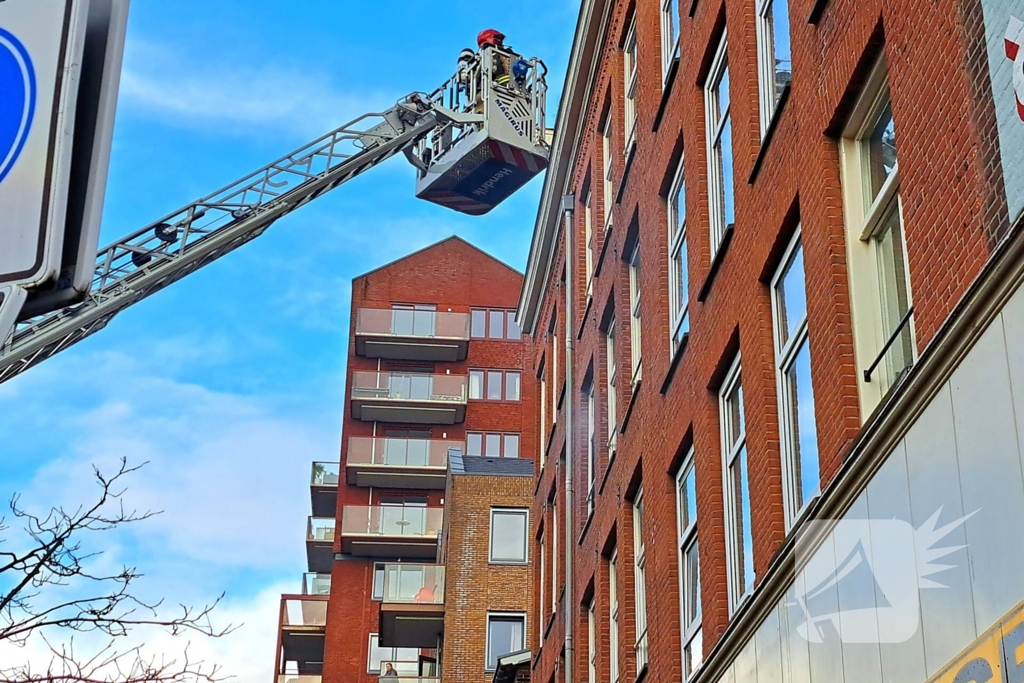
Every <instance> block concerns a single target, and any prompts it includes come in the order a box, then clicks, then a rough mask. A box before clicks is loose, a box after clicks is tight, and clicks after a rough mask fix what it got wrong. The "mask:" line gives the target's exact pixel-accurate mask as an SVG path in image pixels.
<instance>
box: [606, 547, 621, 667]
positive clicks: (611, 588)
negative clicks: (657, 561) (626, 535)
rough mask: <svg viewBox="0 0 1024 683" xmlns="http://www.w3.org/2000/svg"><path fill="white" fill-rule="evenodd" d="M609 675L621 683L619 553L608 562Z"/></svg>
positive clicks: (613, 555)
mask: <svg viewBox="0 0 1024 683" xmlns="http://www.w3.org/2000/svg"><path fill="white" fill-rule="evenodd" d="M608 673H609V676H610V680H611V683H619V676H620V674H621V671H620V670H619V551H618V549H616V550H615V551H614V552H612V556H611V558H610V559H609V560H608Z"/></svg>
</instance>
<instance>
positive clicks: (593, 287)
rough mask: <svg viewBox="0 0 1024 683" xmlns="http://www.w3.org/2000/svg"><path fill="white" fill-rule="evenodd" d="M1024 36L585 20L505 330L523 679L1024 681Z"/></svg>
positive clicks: (613, 3)
mask: <svg viewBox="0 0 1024 683" xmlns="http://www.w3.org/2000/svg"><path fill="white" fill-rule="evenodd" d="M1022 19H1024V3H1022V2H1020V0H938V1H937V2H920V1H917V0H788V1H787V0H585V1H584V2H583V3H582V6H581V11H580V17H579V22H578V25H577V27H576V33H575V39H574V44H573V49H572V53H571V56H570V63H569V69H568V73H567V76H566V84H565V87H564V90H563V99H562V103H561V107H560V109H559V115H558V121H557V124H556V134H555V139H554V143H553V151H552V159H551V164H550V167H549V171H548V175H547V177H546V180H545V185H544V189H543V193H542V198H541V205H540V209H539V212H538V216H537V222H536V226H535V230H534V234H533V241H532V245H531V250H530V258H529V263H528V266H527V271H526V276H525V281H524V288H523V292H522V296H521V298H520V303H519V313H518V315H519V321H520V324H521V325H522V327H523V330H524V332H525V333H527V334H530V335H531V336H532V338H533V342H534V358H533V370H532V374H533V375H534V376H535V377H536V379H537V382H538V386H539V392H540V397H539V406H538V407H539V412H540V425H541V427H540V434H539V440H538V446H539V449H540V450H539V455H538V460H539V463H540V475H539V482H538V485H537V495H536V497H535V500H534V504H533V515H532V517H533V522H532V523H533V541H534V544H535V545H534V557H536V558H537V560H538V561H537V563H536V567H535V570H534V576H535V580H536V588H535V600H536V604H537V606H538V610H537V612H536V615H535V620H536V627H537V629H538V633H539V644H538V649H537V650H536V651H535V653H534V659H533V664H532V666H533V671H532V679H533V680H535V681H541V683H548V682H554V681H570V682H576V681H588V682H595V681H601V682H605V681H608V682H610V683H619V682H620V681H629V682H632V681H637V680H641V679H642V680H645V681H652V682H657V683H661V682H667V681H699V682H701V683H703V682H709V683H717V682H719V681H725V682H728V683H750V682H764V683H769V682H770V683H774V682H776V681H801V682H809V683H836V682H842V681H847V682H852V681H857V682H858V683H861V682H863V681H866V682H870V681H894V682H899V683H904V682H912V683H916V682H922V683H923V682H924V681H929V682H931V681H942V682H943V683H945V682H946V681H957V682H960V683H965V682H966V681H988V680H992V681H999V680H1006V681H1009V680H1017V679H1018V678H1019V671H1020V665H1019V663H1018V659H1019V658H1018V655H1017V653H1018V649H1017V648H1018V646H1019V645H1020V644H1021V637H1022V636H1021V634H1024V628H1018V626H1019V625H1020V623H1021V622H1022V621H1024V617H1022V616H1021V615H1020V614H1019V613H1018V609H1019V608H1018V607H1017V605H1018V603H1020V602H1021V601H1022V600H1024V580H1022V579H1021V574H1020V572H1019V571H1018V570H1017V567H1019V566H1020V560H1021V558H1024V533H1022V532H1021V531H1020V530H1019V529H1018V528H1017V527H1018V525H1017V522H1016V520H1019V519H1020V518H1021V514H1022V513H1024V477H1022V467H1024V450H1022V447H1021V441H1020V436H1019V435H1020V434H1021V433H1024V432H1022V428H1024V414H1021V412H1020V411H1019V399H1018V400H1016V401H1015V398H1016V397H1017V396H1018V395H1019V392H1021V391H1024V375H1022V374H1021V367H1022V357H1021V352H1020V349H1021V348H1024V345H1022V342H1024V329H1022V327H1021V325H1022V323H1024V308H1022V306H1024V303H1022V301H1024V298H1022V297H1024V293H1018V291H1017V290H1018V286H1019V284H1020V282H1021V280H1022V277H1024V258H1022V254H1024V237H1022V232H1024V227H1022V224H1021V223H1022V221H1021V218H1020V217H1021V212H1022V207H1024V199H1022V197H1024V108H1022V105H1021V104H1020V102H1021V101H1024V100H1022V98H1021V94H1022V92H1021V91H1022V87H1024V86H1022V85H1021V84H1022V83H1024V70H1022V65H1024V61H1022V60H1024V56H1022V55H1024V50H1022V49H1020V47H1019V46H1020V44H1021V40H1024V37H1022V34H1024V23H1022V21H1021V20H1022ZM908 553H909V554H908ZM939 584H941V585H944V586H946V587H947V588H944V589H939V588H937V587H936V586H937V585H939ZM1000 653H1003V654H1002V655H1001V654H1000ZM1006 653H1012V654H1011V655H1006ZM1015 677H1016V678H1015Z"/></svg>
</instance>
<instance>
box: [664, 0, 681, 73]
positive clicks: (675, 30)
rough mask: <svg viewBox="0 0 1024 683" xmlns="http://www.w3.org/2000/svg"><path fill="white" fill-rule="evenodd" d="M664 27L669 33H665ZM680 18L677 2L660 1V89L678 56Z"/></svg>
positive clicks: (675, 0) (669, 0)
mask: <svg viewBox="0 0 1024 683" xmlns="http://www.w3.org/2000/svg"><path fill="white" fill-rule="evenodd" d="M666 25H668V27H669V28H670V29H671V31H666V30H665V28H666ZM681 28H682V18H681V13H680V8H679V0H661V87H662V89H664V88H665V84H666V82H667V81H668V72H669V71H670V70H671V68H672V62H673V60H675V59H676V58H677V57H678V56H679V42H680V34H681V33H682V31H681Z"/></svg>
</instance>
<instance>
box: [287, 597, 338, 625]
mask: <svg viewBox="0 0 1024 683" xmlns="http://www.w3.org/2000/svg"><path fill="white" fill-rule="evenodd" d="M282 602H283V603H284V604H283V605H282V607H281V625H282V626H284V627H285V628H289V627H290V628H302V627H313V626H327V601H326V600H324V599H322V598H312V597H309V598H286V599H284V600H283V601H282Z"/></svg>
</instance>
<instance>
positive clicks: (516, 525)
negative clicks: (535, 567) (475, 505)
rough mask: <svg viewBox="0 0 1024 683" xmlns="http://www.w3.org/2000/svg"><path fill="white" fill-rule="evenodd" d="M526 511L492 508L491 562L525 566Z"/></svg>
mask: <svg viewBox="0 0 1024 683" xmlns="http://www.w3.org/2000/svg"><path fill="white" fill-rule="evenodd" d="M528 520H529V513H528V512H527V511H526V510H509V509H499V508H491V562H492V563H494V564H524V563H525V562H526V530H527V527H528V526H529V525H528V524H527V522H528Z"/></svg>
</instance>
